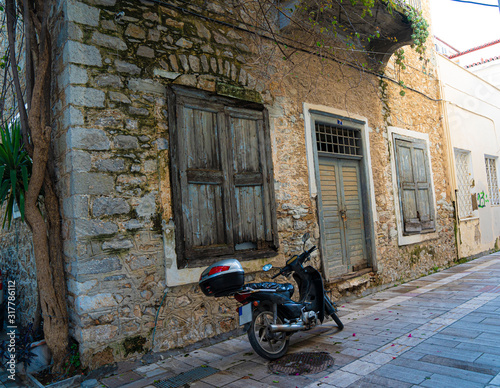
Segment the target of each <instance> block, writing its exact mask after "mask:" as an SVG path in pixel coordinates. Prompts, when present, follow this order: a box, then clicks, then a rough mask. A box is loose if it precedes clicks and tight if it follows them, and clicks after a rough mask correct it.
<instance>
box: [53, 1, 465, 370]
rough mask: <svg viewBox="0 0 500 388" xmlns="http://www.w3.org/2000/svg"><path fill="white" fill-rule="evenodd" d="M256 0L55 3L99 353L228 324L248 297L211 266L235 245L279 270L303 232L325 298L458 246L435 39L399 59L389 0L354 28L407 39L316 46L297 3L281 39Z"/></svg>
mask: <svg viewBox="0 0 500 388" xmlns="http://www.w3.org/2000/svg"><path fill="white" fill-rule="evenodd" d="M258 5H259V4H258V3H257V2H256V1H248V2H234V3H233V2H217V1H210V2H201V1H200V2H189V3H188V2H185V1H181V0H179V1H160V0H158V1H157V0H154V1H138V0H133V1H132V0H121V1H116V0H80V1H76V0H71V1H63V0H61V1H60V2H59V8H58V12H59V19H58V24H57V26H55V31H57V42H55V44H54V50H55V58H56V62H55V67H54V87H53V96H54V110H53V113H54V131H53V134H54V139H53V142H54V147H55V150H56V154H57V160H58V166H57V172H58V176H59V194H60V198H61V201H62V205H63V206H62V219H63V229H64V236H63V238H64V250H65V252H64V253H65V258H66V267H67V285H68V293H69V294H68V295H69V296H68V305H69V308H70V319H71V334H72V335H73V336H74V338H75V339H76V340H77V341H78V342H79V344H80V351H81V353H82V356H83V360H84V361H85V362H86V363H87V364H88V365H90V366H91V367H97V366H100V365H103V364H105V363H109V362H112V361H114V360H119V359H123V358H128V357H132V356H136V355H137V354H140V353H141V352H143V351H146V350H149V349H154V350H157V351H158V350H168V349H173V348H176V347H183V346H186V345H189V344H193V343H197V342H200V341H203V340H207V339H210V338H214V337H215V338H218V337H221V336H224V335H227V334H228V333H234V331H235V330H236V329H237V328H238V325H237V320H236V319H235V313H234V308H235V307H236V306H237V304H236V302H234V301H232V300H231V299H230V298H222V299H220V300H214V299H212V298H207V297H205V296H204V295H203V294H202V293H201V292H200V290H199V289H198V285H197V281H198V279H199V276H200V274H201V272H202V270H203V269H204V268H205V267H206V266H207V265H209V264H210V263H213V262H215V261H217V260H219V259H221V258H225V257H237V258H239V259H240V260H241V261H242V264H243V266H244V268H245V270H246V276H247V279H248V280H261V279H268V278H269V277H268V276H269V275H266V274H264V273H262V272H260V268H261V267H262V265H263V264H265V263H272V264H273V265H274V266H281V265H282V264H283V262H284V259H285V258H286V257H288V256H289V255H290V254H292V253H294V252H297V251H299V250H300V249H301V245H302V243H301V236H302V235H303V233H305V232H310V233H311V235H312V237H313V238H312V243H314V244H315V245H318V246H319V247H320V250H319V252H318V254H317V255H316V257H315V259H314V260H315V265H317V266H318V267H319V268H322V272H323V275H324V277H325V281H326V284H327V289H328V292H329V293H330V294H331V296H332V298H333V299H339V298H340V297H343V296H348V295H350V294H351V293H362V292H364V291H365V290H367V289H368V288H373V287H386V286H389V285H391V284H394V283H395V282H401V281H403V280H408V279H412V278H416V277H418V276H421V275H422V274H426V273H428V271H430V270H432V269H433V268H435V267H436V266H439V267H442V266H446V265H449V264H451V263H452V262H453V261H454V259H455V258H456V256H457V254H456V247H455V235H454V207H453V203H452V201H451V196H450V195H451V189H450V178H449V175H450V172H449V165H448V163H449V160H448V157H447V155H448V151H447V149H446V144H447V143H446V141H445V140H446V134H445V132H444V128H443V123H442V116H441V110H440V109H441V107H440V104H439V99H440V94H439V93H440V91H439V83H438V80H437V78H436V72H435V57H434V54H433V47H432V42H429V44H428V49H427V54H426V56H427V62H426V66H425V67H423V66H422V62H421V61H419V59H418V57H419V55H418V54H416V53H414V52H412V51H411V50H410V49H409V48H408V47H407V48H406V53H405V55H406V57H407V61H408V63H409V66H407V67H406V69H401V68H399V67H398V66H396V64H395V59H394V57H393V58H392V59H390V57H391V55H392V54H393V53H394V51H395V50H396V49H398V48H400V47H401V46H402V45H404V44H409V43H410V42H411V34H412V32H413V31H412V27H411V24H410V23H409V21H408V18H407V17H405V16H403V15H402V13H401V12H402V11H401V9H399V8H397V9H395V10H394V12H393V14H392V15H391V14H390V13H389V12H388V11H387V8H386V6H385V5H384V4H382V3H378V2H377V3H376V5H375V7H376V12H373V15H370V16H368V17H367V18H366V19H361V20H366V21H363V22H361V23H358V24H357V26H358V27H357V31H356V32H359V33H361V34H365V35H369V34H370V33H372V32H373V31H371V30H370V29H371V28H372V27H373V26H374V25H377V26H378V27H377V32H379V33H380V34H381V35H384V36H391V37H396V38H397V39H392V40H383V39H380V40H377V39H375V38H374V39H373V41H372V42H371V43H370V47H369V48H367V49H366V50H363V51H358V50H355V49H354V50H344V51H345V54H343V52H344V51H342V50H339V53H340V54H338V53H337V54H336V56H335V57H333V56H329V55H327V53H326V52H324V53H323V54H321V53H319V54H318V51H316V49H314V47H312V46H311V45H309V46H307V45H305V40H301V39H302V38H303V36H302V35H301V31H300V30H299V29H297V28H296V27H295V24H294V23H293V22H289V21H288V20H289V18H291V19H292V21H293V20H294V18H295V17H297V18H300V17H301V14H300V12H297V15H295V14H293V13H292V14H289V13H288V14H287V15H285V14H284V13H283V14H279V13H277V12H275V16H276V17H274V18H271V19H266V20H267V21H268V22H269V21H270V23H273V24H272V28H273V32H276V33H277V34H278V35H279V37H280V38H279V39H284V40H283V42H286V45H285V44H283V45H280V44H278V45H277V44H276V43H275V38H273V34H270V33H269V31H268V32H267V33H266V32H264V31H263V29H265V28H264V27H262V26H263V25H264V24H260V25H256V24H252V23H253V22H255V21H257V22H259V20H260V22H262V20H261V19H259V12H258V9H259V8H258V7H257V6H258ZM345 7H346V9H348V10H349V12H352V13H353V15H354V14H357V13H358V12H357V10H356V8H355V7H356V6H352V5H345ZM419 7H421V8H422V12H423V14H424V16H426V18H427V20H429V9H428V3H427V2H426V1H423V2H422V4H421V5H419ZM337 11H338V10H333V11H332V12H333V14H335V12H337ZM284 16H287V17H288V18H284V19H285V20H284V22H283V17H284ZM330 16H331V15H330ZM259 26H260V27H259ZM346 28H347V29H348V27H346ZM350 32H353V33H354V31H348V30H347V32H346V34H349V33H350ZM279 47H281V49H280V48H279ZM344 47H345V44H344ZM351 48H352V46H351ZM282 50H288V51H287V52H289V50H292V51H294V53H293V56H291V57H290V59H289V60H286V61H285V60H283V52H282ZM367 51H370V52H371V54H370V53H369V54H370V55H368V54H367ZM361 63H369V64H370V65H369V66H367V67H366V68H364V67H363V66H361V65H360V66H358V65H356V64H361ZM380 70H383V71H384V73H383V75H380V74H379V73H378V71H380ZM400 81H403V82H404V83H401V82H400ZM401 85H404V90H401ZM402 92H405V93H402ZM402 94H405V95H404V96H403V95H402ZM153 335H154V338H153Z"/></svg>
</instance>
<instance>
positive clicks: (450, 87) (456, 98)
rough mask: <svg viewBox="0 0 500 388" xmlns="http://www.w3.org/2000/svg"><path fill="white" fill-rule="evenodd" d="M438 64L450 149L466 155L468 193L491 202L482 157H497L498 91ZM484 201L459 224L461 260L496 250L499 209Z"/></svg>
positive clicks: (441, 62)
mask: <svg viewBox="0 0 500 388" xmlns="http://www.w3.org/2000/svg"><path fill="white" fill-rule="evenodd" d="M438 63H439V68H440V74H441V81H442V84H443V90H444V93H443V98H444V100H445V107H446V114H447V117H448V121H449V131H450V134H451V136H450V139H451V146H452V147H453V149H460V150H465V151H468V152H470V155H471V165H472V178H473V179H474V184H475V185H474V187H473V188H472V189H471V191H472V193H475V194H479V195H480V194H481V193H483V194H485V195H486V196H487V197H489V198H491V193H489V189H488V182H487V177H486V168H485V156H490V157H494V158H498V156H499V150H500V137H499V136H500V134H499V132H498V126H499V123H500V109H499V108H498V107H497V106H496V105H495V104H492V102H493V101H499V99H500V89H498V88H497V87H496V86H494V85H492V84H491V83H489V82H487V81H486V80H485V79H483V78H481V77H478V76H476V75H475V74H473V73H471V72H470V71H469V70H466V69H464V68H462V67H460V66H459V65H457V64H455V63H453V62H452V61H450V60H448V59H446V58H444V57H442V56H439V57H438ZM497 166H498V159H497ZM497 168H498V167H497ZM497 171H498V170H497ZM497 179H498V177H497ZM486 199H487V198H486ZM487 201H488V202H485V204H484V205H485V206H484V207H481V206H480V207H479V208H478V210H476V211H474V214H473V217H470V218H467V219H464V220H460V223H459V228H460V236H459V242H460V256H461V257H468V256H472V255H475V254H478V253H481V252H484V251H487V250H490V249H494V248H495V247H497V239H498V238H499V236H500V224H499V223H498V217H499V216H500V213H499V212H500V206H498V205H497V206H495V205H492V204H491V201H489V200H488V199H487Z"/></svg>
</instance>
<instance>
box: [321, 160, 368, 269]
mask: <svg viewBox="0 0 500 388" xmlns="http://www.w3.org/2000/svg"><path fill="white" fill-rule="evenodd" d="M318 162H319V166H318V167H319V178H320V185H319V186H320V224H321V235H322V239H321V244H322V254H323V257H324V258H325V260H324V262H325V264H326V266H327V267H328V270H327V276H328V277H329V278H334V277H337V276H339V275H342V274H345V273H348V272H352V271H358V270H360V269H363V268H366V267H367V255H366V244H365V241H366V240H365V230H364V221H363V203H362V195H361V184H360V162H359V160H352V159H341V158H332V157H324V156H320V157H319V158H318Z"/></svg>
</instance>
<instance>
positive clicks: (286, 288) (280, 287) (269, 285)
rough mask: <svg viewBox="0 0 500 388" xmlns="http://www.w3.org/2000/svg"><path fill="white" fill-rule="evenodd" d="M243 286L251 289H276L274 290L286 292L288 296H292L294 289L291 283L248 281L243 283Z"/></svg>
mask: <svg viewBox="0 0 500 388" xmlns="http://www.w3.org/2000/svg"><path fill="white" fill-rule="evenodd" d="M245 287H248V288H251V289H252V290H276V292H280V293H287V294H288V297H289V298H291V297H292V295H293V291H294V287H293V284H291V283H273V282H262V283H248V284H245Z"/></svg>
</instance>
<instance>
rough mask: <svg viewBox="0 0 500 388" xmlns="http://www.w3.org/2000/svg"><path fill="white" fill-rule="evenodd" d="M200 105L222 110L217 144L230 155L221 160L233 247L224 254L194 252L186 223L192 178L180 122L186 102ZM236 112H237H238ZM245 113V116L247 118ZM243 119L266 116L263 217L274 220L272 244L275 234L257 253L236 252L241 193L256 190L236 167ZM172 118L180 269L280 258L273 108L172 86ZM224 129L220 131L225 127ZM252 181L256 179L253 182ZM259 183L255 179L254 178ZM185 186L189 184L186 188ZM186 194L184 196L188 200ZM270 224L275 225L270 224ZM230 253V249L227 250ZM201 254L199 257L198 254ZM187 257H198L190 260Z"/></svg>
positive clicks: (218, 251)
mask: <svg viewBox="0 0 500 388" xmlns="http://www.w3.org/2000/svg"><path fill="white" fill-rule="evenodd" d="M188 100H190V101H197V102H198V104H200V105H206V106H208V107H210V108H213V109H218V111H217V112H216V113H215V116H216V117H217V119H216V120H217V126H218V127H217V128H218V129H217V130H218V131H219V134H218V135H217V136H218V138H217V140H218V141H219V143H220V145H221V147H222V144H224V145H227V146H228V147H229V148H230V149H229V150H222V149H219V150H218V157H219V158H220V159H221V164H222V167H221V171H222V175H223V178H222V180H223V182H222V186H223V190H224V193H225V196H224V198H226V200H225V201H224V204H223V209H224V215H225V217H224V218H225V225H224V228H225V230H226V238H227V240H226V241H227V244H228V245H229V244H232V248H231V249H222V250H221V249H218V248H217V246H214V247H213V249H212V248H203V249H200V250H198V251H194V250H193V249H191V250H190V249H189V246H188V247H187V243H186V236H187V234H186V230H185V228H186V225H187V223H186V222H185V220H184V214H183V213H184V211H183V206H184V205H183V204H184V203H185V202H183V199H185V198H186V195H185V192H184V191H185V189H186V188H185V187H184V185H185V183H186V182H185V181H186V178H185V175H187V174H188V173H187V169H186V168H184V170H185V171H183V167H182V166H185V167H186V166H187V165H186V164H183V163H184V162H183V161H182V158H184V157H185V155H184V153H183V152H182V150H180V148H181V144H183V141H184V140H183V139H182V138H181V136H180V131H181V129H180V128H179V122H180V120H181V111H180V109H181V108H180V107H181V104H184V103H185V102H186V101H188ZM235 112H236V113H235ZM241 112H243V113H241ZM238 114H243V115H245V114H247V115H249V116H252V114H254V115H258V116H259V117H262V126H261V127H260V129H262V131H261V133H259V134H258V136H257V137H258V140H257V141H258V144H259V150H260V152H261V155H260V158H259V166H260V168H262V174H261V175H262V178H261V179H262V184H261V186H262V195H263V196H264V199H263V201H264V204H263V217H266V214H268V215H270V220H269V219H266V225H267V227H268V228H269V229H270V234H271V236H270V240H269V233H267V238H266V241H265V242H264V241H260V240H258V241H257V244H258V246H257V248H255V247H253V248H250V249H241V250H238V249H237V248H236V245H237V244H236V241H235V239H233V237H234V236H235V235H236V234H237V233H238V230H239V229H238V224H237V222H236V218H235V217H236V213H235V211H236V210H235V209H236V206H237V204H236V199H235V196H236V194H235V193H236V191H237V190H236V188H237V187H239V186H240V185H243V187H246V185H252V182H250V183H248V182H247V183H246V184H245V183H241V182H239V180H241V179H238V178H243V180H244V179H245V177H244V176H243V177H238V176H239V175H242V174H241V173H236V171H235V166H234V165H233V162H234V160H233V150H234V147H235V145H234V143H233V141H234V139H233V138H232V137H231V133H230V131H231V121H230V120H231V119H234V117H236V116H235V115H238ZM168 117H169V133H170V144H171V147H170V149H171V153H170V161H171V172H172V173H171V189H172V208H173V215H174V223H175V248H176V249H175V250H176V256H177V268H178V269H182V268H188V267H189V268H194V267H204V266H207V265H210V264H212V263H214V262H216V261H219V260H222V259H225V258H236V259H239V260H242V261H243V260H252V259H260V258H270V257H274V256H276V255H277V251H278V248H279V237H278V226H277V213H276V200H275V193H274V172H273V161H272V150H271V137H270V128H269V115H268V112H267V109H265V107H264V106H263V105H262V104H258V103H254V102H249V101H241V100H236V99H232V98H228V97H222V96H219V95H216V94H214V93H210V92H206V91H201V90H199V89H192V88H188V87H184V86H178V85H171V86H170V87H169V90H168ZM219 126H220V127H219ZM250 178H251V177H250ZM254 179H255V178H254ZM183 182H184V184H183ZM183 192H184V195H183ZM269 224H270V225H269ZM226 248H227V247H226ZM193 252H196V253H193ZM187 254H189V255H190V256H192V257H191V258H187Z"/></svg>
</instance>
